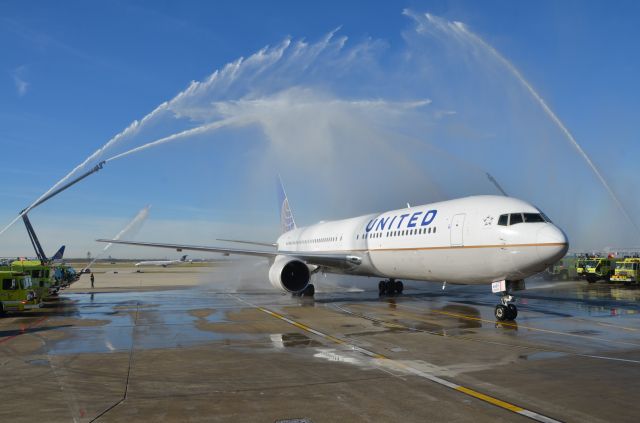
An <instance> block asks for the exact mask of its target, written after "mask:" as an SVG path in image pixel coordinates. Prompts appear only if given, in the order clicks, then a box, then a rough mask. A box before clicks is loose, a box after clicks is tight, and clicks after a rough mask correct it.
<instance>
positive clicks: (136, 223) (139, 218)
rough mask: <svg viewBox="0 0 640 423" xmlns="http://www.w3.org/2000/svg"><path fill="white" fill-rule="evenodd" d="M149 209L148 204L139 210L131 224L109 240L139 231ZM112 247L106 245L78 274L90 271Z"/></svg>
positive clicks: (110, 244)
mask: <svg viewBox="0 0 640 423" xmlns="http://www.w3.org/2000/svg"><path fill="white" fill-rule="evenodd" d="M150 209H151V205H150V204H149V205H148V206H146V207H144V208H143V209H142V210H140V211H139V212H138V214H136V216H135V217H134V218H133V219H132V220H131V222H129V223H128V224H127V226H125V227H124V229H122V230H121V231H120V232H118V234H117V235H116V236H114V237H113V238H111V239H114V240H119V239H120V237H122V236H123V235H125V234H127V233H129V232H131V231H132V230H134V229H136V230H138V229H140V227H141V226H142V224H143V223H144V221H145V220H146V219H147V217H148V216H149V210H150ZM112 245H113V243H111V242H110V243H108V244H107V245H106V246H105V247H104V249H103V250H102V251H101V252H100V253H98V254H97V255H96V256H95V257H94V258H93V260H91V262H89V263H88V264H87V265H86V266H85V267H84V268H83V269H82V270H81V271H80V273H81V274H82V273H84V272H85V271H86V270H87V269H90V268H91V266H92V265H93V263H95V262H96V260H98V259H99V258H100V257H102V256H104V254H105V253H106V252H107V250H108V249H109V248H111V246H112Z"/></svg>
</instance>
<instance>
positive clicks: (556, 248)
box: [536, 224, 569, 265]
mask: <svg viewBox="0 0 640 423" xmlns="http://www.w3.org/2000/svg"><path fill="white" fill-rule="evenodd" d="M536 249H537V250H538V256H539V257H540V259H541V260H544V262H545V264H549V265H551V264H553V263H555V262H557V261H558V260H560V259H561V258H562V257H564V255H565V254H567V251H568V250H569V240H568V239H567V236H566V235H565V233H564V232H562V230H561V229H560V228H558V227H556V226H554V225H551V224H547V225H545V226H544V227H543V228H541V229H540V230H539V231H538V245H537V247H536Z"/></svg>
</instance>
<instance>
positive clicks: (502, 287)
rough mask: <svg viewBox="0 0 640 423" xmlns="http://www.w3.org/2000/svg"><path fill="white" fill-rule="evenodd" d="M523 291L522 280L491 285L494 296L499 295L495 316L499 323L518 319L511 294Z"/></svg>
mask: <svg viewBox="0 0 640 423" xmlns="http://www.w3.org/2000/svg"><path fill="white" fill-rule="evenodd" d="M523 289H525V284H524V280H519V281H499V282H494V283H493V284H492V285H491V290H492V291H493V293H494V294H500V304H498V305H497V306H496V309H495V316H496V319H497V320H498V321H500V322H503V321H505V320H515V318H516V317H518V308H517V307H516V305H515V304H513V303H512V301H514V297H513V295H511V292H513V291H520V290H523Z"/></svg>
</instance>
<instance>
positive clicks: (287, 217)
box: [278, 175, 296, 233]
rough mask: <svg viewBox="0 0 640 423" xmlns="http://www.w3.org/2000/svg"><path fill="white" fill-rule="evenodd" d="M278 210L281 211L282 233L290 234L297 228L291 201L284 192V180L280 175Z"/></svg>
mask: <svg viewBox="0 0 640 423" xmlns="http://www.w3.org/2000/svg"><path fill="white" fill-rule="evenodd" d="M278 208H279V209H280V230H281V231H282V233H285V232H289V231H291V230H293V229H295V228H296V221H295V220H294V218H293V213H292V212H291V208H290V207H289V199H288V198H287V193H286V192H285V191H284V186H283V185H282V180H281V179H280V176H279V175H278Z"/></svg>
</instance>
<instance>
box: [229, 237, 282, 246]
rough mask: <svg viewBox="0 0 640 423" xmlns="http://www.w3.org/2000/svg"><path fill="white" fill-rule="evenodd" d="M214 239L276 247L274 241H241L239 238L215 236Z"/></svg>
mask: <svg viewBox="0 0 640 423" xmlns="http://www.w3.org/2000/svg"><path fill="white" fill-rule="evenodd" d="M216 241H224V242H236V243H238V244H251V245H261V246H263V247H277V246H278V244H276V243H274V242H258V241H243V240H239V239H222V238H217V239H216Z"/></svg>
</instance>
